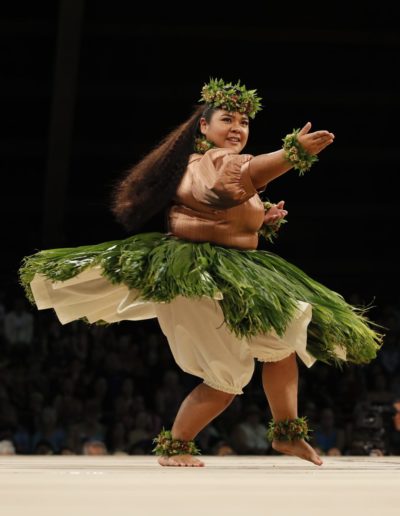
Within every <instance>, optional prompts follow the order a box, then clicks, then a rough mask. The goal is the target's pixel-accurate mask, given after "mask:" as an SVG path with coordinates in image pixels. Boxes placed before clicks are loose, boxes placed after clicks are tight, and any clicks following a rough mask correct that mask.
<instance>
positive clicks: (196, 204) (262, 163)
mask: <svg viewBox="0 0 400 516" xmlns="http://www.w3.org/2000/svg"><path fill="white" fill-rule="evenodd" d="M310 129H311V123H310V122H307V124H306V125H305V126H304V127H303V128H302V129H301V131H300V132H299V134H298V137H297V139H298V141H299V143H300V144H301V145H302V146H303V148H304V149H305V150H306V151H307V152H309V153H310V154H318V153H319V152H320V151H321V150H322V149H324V148H325V147H326V146H328V145H330V144H331V143H332V142H333V139H334V135H333V134H332V133H330V132H328V131H315V132H313V133H310V132H309V131H310ZM200 131H201V133H202V134H203V135H204V136H205V137H206V139H207V140H208V141H210V142H212V143H214V145H215V146H216V148H213V149H211V150H209V151H207V152H206V153H205V154H204V155H201V154H192V156H191V157H190V160H189V165H188V167H187V170H186V172H185V174H184V176H183V179H182V181H181V183H180V185H179V187H178V189H177V191H176V194H175V197H174V198H173V203H172V206H171V208H170V210H169V214H168V224H169V231H170V233H171V234H173V235H175V236H177V237H179V238H182V239H185V240H192V241H196V242H211V243H214V244H219V245H223V246H225V247H235V248H238V249H256V248H257V245H258V230H259V229H260V228H261V226H262V224H263V222H264V221H265V222H266V223H267V221H266V220H265V216H266V215H265V210H264V207H263V204H262V201H261V199H260V197H259V195H258V192H260V191H263V190H264V189H265V188H266V186H267V185H268V183H269V182H270V181H273V180H274V179H275V178H277V177H279V176H280V175H282V174H284V173H286V172H288V171H289V170H290V169H291V168H292V164H291V163H290V162H288V161H287V159H286V158H285V153H284V151H283V149H280V150H278V151H275V152H270V153H268V154H260V155H258V156H252V155H250V154H240V153H241V152H242V150H243V149H244V147H245V146H246V143H247V140H248V136H249V120H248V117H247V115H243V114H240V113H237V112H233V113H231V112H227V111H226V110H224V109H217V110H216V111H215V112H214V113H213V115H212V117H211V120H210V121H209V122H207V120H206V119H205V118H204V117H202V118H201V119H200ZM276 211H277V215H275V216H278V217H279V216H280V217H282V216H284V215H285V213H287V212H285V211H284V210H283V201H281V203H279V205H278V207H277V208H276Z"/></svg>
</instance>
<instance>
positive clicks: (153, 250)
mask: <svg viewBox="0 0 400 516" xmlns="http://www.w3.org/2000/svg"><path fill="white" fill-rule="evenodd" d="M93 267H97V268H100V271H101V275H102V276H103V277H104V278H106V279H107V280H108V282H110V283H111V284H114V285H116V284H117V285H124V286H125V287H127V289H129V290H132V292H138V293H139V296H140V300H141V301H143V302H146V301H147V302H149V301H151V302H153V303H154V302H156V303H157V302H168V301H170V300H172V299H173V298H174V297H175V296H177V295H181V296H185V297H191V298H196V297H201V296H208V297H212V298H215V299H219V302H220V305H221V308H222V311H223V313H224V317H225V323H226V325H227V327H228V328H229V330H230V331H232V333H233V334H234V335H235V336H236V337H238V338H246V337H250V336H256V335H258V334H260V333H268V332H270V331H271V330H272V329H274V330H275V331H276V333H277V334H278V335H279V336H282V335H283V334H284V332H285V329H286V326H287V324H288V322H289V321H290V320H291V318H292V317H293V315H294V313H295V310H296V306H297V302H298V301H304V302H308V303H310V304H311V306H312V314H313V315H312V321H311V323H310V324H309V326H308V336H307V351H308V352H310V353H311V354H312V355H313V356H314V357H315V358H317V359H318V360H321V361H323V362H326V363H335V364H336V365H340V364H341V363H342V362H343V360H342V359H340V358H339V357H338V356H337V353H336V352H335V350H336V349H337V347H339V348H342V349H343V351H345V355H346V361H347V362H353V363H357V364H362V363H368V362H370V361H371V360H372V359H374V358H375V357H376V353H377V350H378V349H379V348H380V346H381V344H382V339H383V335H382V334H381V333H379V331H378V329H379V328H378V326H377V325H376V324H375V323H373V322H372V321H370V320H369V319H368V317H367V310H368V309H367V308H365V307H355V306H352V305H350V304H348V303H347V302H346V301H345V300H344V298H343V297H342V296H341V295H340V294H338V293H336V292H334V291H332V290H330V289H329V288H327V287H325V286H324V285H322V284H321V283H319V282H317V281H315V280H313V279H312V278H310V277H309V276H308V275H307V274H305V273H304V272H303V271H301V270H300V269H299V268H298V267H296V266H294V265H292V264H291V263H289V262H287V261H286V260H284V259H283V258H281V257H279V256H277V255H275V254H273V253H271V252H269V251H264V250H238V249H233V248H226V247H222V246H218V245H214V244H210V243H208V242H206V243H197V242H190V241H185V240H180V239H178V238H176V237H173V236H170V235H166V234H162V233H156V232H154V233H140V234H136V235H133V236H130V237H129V238H126V239H122V240H115V241H111V242H103V243H100V244H95V245H87V246H80V247H71V248H59V249H46V250H42V251H39V252H37V253H35V254H33V255H29V256H26V257H24V258H23V260H22V263H21V266H20V269H19V279H20V283H21V285H22V286H23V287H24V289H25V292H26V295H27V298H28V299H29V300H30V301H31V302H32V303H33V304H35V297H34V294H33V292H32V289H31V282H32V281H33V280H34V278H35V275H36V274H38V275H40V276H41V277H44V278H46V280H48V281H50V282H54V283H55V284H56V283H57V284H60V283H59V282H65V281H66V280H70V279H71V278H74V277H76V276H77V275H78V274H81V273H82V272H83V271H85V270H87V269H90V268H93ZM61 284H62V283H61ZM83 319H85V318H83ZM97 323H99V324H101V323H103V324H104V321H102V320H99V321H97Z"/></svg>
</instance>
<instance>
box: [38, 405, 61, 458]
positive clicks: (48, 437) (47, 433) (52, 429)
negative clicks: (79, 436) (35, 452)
mask: <svg viewBox="0 0 400 516" xmlns="http://www.w3.org/2000/svg"><path fill="white" fill-rule="evenodd" d="M65 440H66V433H65V430H64V429H63V428H62V427H60V426H59V425H58V421H57V412H56V411H55V409H53V408H52V407H45V408H44V409H43V412H42V415H41V419H40V422H39V425H38V428H37V430H36V432H35V433H34V435H33V438H32V446H33V448H34V449H35V448H36V447H37V444H38V443H39V442H44V441H45V442H48V443H49V444H50V445H51V448H52V450H53V451H54V452H55V453H58V452H59V451H60V450H61V448H62V447H63V446H64V444H65Z"/></svg>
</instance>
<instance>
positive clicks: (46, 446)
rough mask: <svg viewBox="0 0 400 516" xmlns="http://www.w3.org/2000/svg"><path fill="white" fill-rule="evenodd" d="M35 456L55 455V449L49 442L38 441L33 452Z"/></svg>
mask: <svg viewBox="0 0 400 516" xmlns="http://www.w3.org/2000/svg"><path fill="white" fill-rule="evenodd" d="M33 453H34V454H35V455H54V448H53V446H52V445H51V443H49V441H46V440H44V439H43V440H42V441H38V442H37V443H36V445H35V448H34V450H33Z"/></svg>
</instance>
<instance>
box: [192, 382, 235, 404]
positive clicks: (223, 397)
mask: <svg viewBox="0 0 400 516" xmlns="http://www.w3.org/2000/svg"><path fill="white" fill-rule="evenodd" d="M201 385H202V387H203V388H202V391H203V392H202V393H203V394H204V396H205V397H206V398H207V399H210V397H212V398H213V399H215V401H218V402H219V403H220V404H221V405H223V406H225V407H227V406H228V405H230V404H231V403H232V401H233V400H234V399H235V396H236V394H232V393H230V392H225V391H221V390H219V389H215V388H214V387H211V386H210V385H207V384H205V383H202V384H201Z"/></svg>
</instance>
